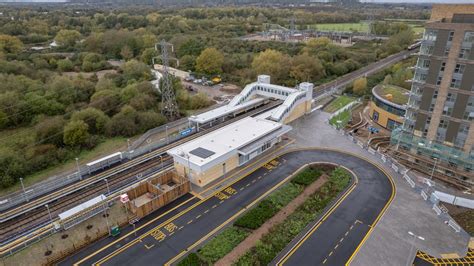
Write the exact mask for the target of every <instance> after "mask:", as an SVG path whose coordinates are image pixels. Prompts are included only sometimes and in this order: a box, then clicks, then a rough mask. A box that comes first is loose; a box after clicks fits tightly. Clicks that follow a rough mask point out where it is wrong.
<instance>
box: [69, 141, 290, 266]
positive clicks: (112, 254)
mask: <svg viewBox="0 0 474 266" xmlns="http://www.w3.org/2000/svg"><path fill="white" fill-rule="evenodd" d="M293 142H295V140H294V139H292V140H291V141H289V142H287V143H285V145H282V146H280V147H279V148H277V149H275V150H274V151H272V152H271V153H270V154H268V155H266V156H265V157H262V158H261V159H260V160H258V161H256V162H253V163H251V164H249V165H248V166H246V167H245V168H243V169H241V170H240V171H238V172H236V173H235V174H233V175H231V176H235V175H237V174H238V173H240V172H242V171H244V170H246V169H247V168H249V167H252V166H255V165H257V164H259V163H260V164H259V165H258V166H257V167H255V168H253V169H252V170H251V171H249V172H248V173H245V174H244V175H242V176H241V177H239V178H236V179H235V180H233V181H232V182H231V183H230V185H233V184H235V183H237V182H239V181H240V180H242V179H244V178H246V177H247V176H249V175H250V174H252V173H254V172H256V171H257V170H258V169H260V168H261V167H262V166H263V165H264V164H265V163H267V162H269V161H270V160H272V159H268V158H269V157H271V156H273V155H274V154H276V153H277V152H278V151H280V150H281V149H283V148H284V147H286V146H288V145H290V144H292V143H293ZM266 159H268V160H267V161H265V160H266ZM262 161H264V162H262ZM231 176H229V178H230V177H231ZM221 182H223V181H221ZM221 182H219V183H217V184H215V185H214V186H213V187H210V188H208V189H211V188H214V187H216V186H217V185H218V184H220V183H221ZM219 192H222V190H221V191H219ZM216 193H217V192H216ZM216 193H213V194H211V195H209V196H208V197H207V198H205V199H204V200H200V201H198V202H196V203H195V204H193V205H192V206H190V207H188V208H187V209H185V210H183V211H181V212H180V213H178V214H176V215H175V216H173V217H171V218H170V219H168V220H167V221H165V222H164V223H161V224H160V225H158V226H156V227H155V228H161V227H162V226H163V225H164V224H166V223H167V222H170V221H173V220H176V219H178V218H179V217H181V216H183V215H184V214H186V213H188V212H189V211H190V210H192V209H194V208H196V207H197V206H199V205H201V204H202V203H204V202H206V201H208V200H209V199H211V198H213V197H214V195H215V194H216ZM193 198H194V197H193ZM189 200H191V199H189ZM189 200H188V201H189ZM221 203H222V201H221ZM182 204H184V203H182ZM182 204H180V205H178V206H181V205H182ZM178 206H176V207H175V208H177V207H178ZM216 207H217V206H216ZM175 208H173V209H175ZM213 208H215V207H214V206H213ZM170 211H171V210H170ZM168 212H169V211H168ZM168 212H167V213H168ZM167 213H165V214H167ZM165 214H163V215H165ZM156 219H158V218H155V219H153V220H151V221H149V222H148V223H146V224H145V225H142V226H141V227H140V228H138V229H141V228H143V227H144V226H146V225H148V224H149V223H152V222H154V221H156ZM138 229H137V230H138ZM152 230H153V229H151V230H150V231H148V232H147V233H144V234H142V235H141V236H140V237H139V238H138V239H135V240H133V241H131V242H129V243H127V244H126V245H124V246H122V247H120V248H118V249H117V250H114V251H113V252H112V253H109V254H108V255H106V256H105V257H103V258H102V259H100V260H99V261H97V262H96V264H98V265H100V263H103V262H105V261H107V260H109V259H110V258H112V257H114V256H116V255H118V254H120V253H121V252H123V251H124V250H126V249H128V248H130V247H131V246H133V245H134V244H136V243H137V241H140V239H142V238H144V237H146V236H148V234H149V233H150V232H151V231H152ZM132 233H133V231H132V232H130V233H128V234H127V235H125V236H124V237H126V236H128V235H130V234H132ZM124 237H122V238H120V239H118V240H116V241H114V242H112V243H110V244H109V245H107V246H105V247H102V248H100V249H99V250H98V251H96V252H94V253H93V254H91V255H88V256H87V257H85V258H83V259H82V260H80V261H79V262H76V263H75V264H74V265H75V266H76V265H79V264H80V263H82V262H84V261H86V260H88V259H89V258H91V257H93V256H95V255H96V254H98V253H99V252H101V251H103V250H105V249H106V248H108V247H110V246H111V245H114V244H115V243H117V242H118V241H120V240H122V239H123V238H124Z"/></svg>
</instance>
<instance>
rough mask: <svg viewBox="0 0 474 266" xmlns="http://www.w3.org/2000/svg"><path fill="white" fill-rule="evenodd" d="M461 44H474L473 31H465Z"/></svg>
mask: <svg viewBox="0 0 474 266" xmlns="http://www.w3.org/2000/svg"><path fill="white" fill-rule="evenodd" d="M463 42H467V43H473V42H474V31H466V32H465V33H464V40H463Z"/></svg>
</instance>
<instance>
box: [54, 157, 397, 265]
mask: <svg viewBox="0 0 474 266" xmlns="http://www.w3.org/2000/svg"><path fill="white" fill-rule="evenodd" d="M275 161H276V162H277V163H276V166H273V165H271V164H267V165H264V166H262V167H260V168H258V169H257V170H256V171H254V172H252V173H251V174H249V175H247V176H245V177H243V178H242V179H240V180H239V181H237V182H236V183H234V184H232V185H231V186H230V187H224V188H223V190H222V191H221V192H219V193H217V194H216V195H214V196H212V197H210V198H208V199H204V200H198V199H196V198H194V197H191V198H189V199H182V200H180V203H182V204H181V205H178V204H179V203H174V205H175V206H178V208H177V209H172V207H168V208H167V210H161V211H159V212H157V213H156V214H155V215H154V217H150V218H148V219H152V220H153V221H152V222H150V224H149V225H148V226H145V228H143V229H140V230H139V231H138V237H135V236H134V235H133V234H131V233H130V235H128V236H127V235H124V236H123V237H122V238H120V239H117V240H116V239H111V238H106V239H103V240H102V241H99V242H97V243H95V244H93V245H90V246H88V247H86V248H85V249H83V250H81V251H80V252H78V253H77V254H75V255H73V256H71V257H69V258H67V259H66V260H64V261H62V262H61V263H60V265H71V264H75V263H77V264H80V265H91V264H94V263H98V264H104V265H161V264H164V263H167V262H169V261H170V260H171V259H173V258H174V257H175V256H176V255H178V254H181V255H185V253H186V250H188V249H189V250H192V249H193V248H195V247H196V246H197V245H193V244H194V243H196V241H199V242H200V241H204V240H205V239H207V238H208V237H209V236H211V235H212V234H213V233H214V232H216V231H217V230H218V229H220V228H222V227H223V226H225V225H227V224H231V222H232V220H233V219H234V218H235V217H237V215H238V214H240V213H242V212H243V211H245V209H246V208H247V207H248V206H249V204H252V203H255V202H257V200H258V199H260V198H262V197H263V196H264V194H265V193H269V192H270V191H272V190H274V189H276V188H277V187H279V185H281V184H282V183H283V180H284V179H285V178H286V177H287V176H289V175H290V174H291V173H293V172H295V171H296V170H297V169H298V168H300V167H301V166H302V165H304V164H306V163H311V162H330V163H336V164H340V165H343V166H345V167H347V168H349V169H350V170H352V171H353V172H354V173H355V174H356V175H357V176H358V183H357V185H356V186H355V189H354V190H353V191H352V192H351V193H350V194H349V197H348V198H346V199H345V200H344V201H342V204H341V205H340V206H339V207H338V208H336V211H334V212H333V213H332V214H331V215H330V216H329V218H328V219H327V220H326V222H323V224H322V225H321V227H320V228H319V229H318V230H316V232H317V233H316V234H315V236H317V237H316V238H315V240H314V241H315V242H314V241H313V240H311V242H312V243H316V245H317V246H313V248H312V249H311V248H310V250H309V251H308V252H309V253H306V252H302V253H301V255H298V257H296V256H295V257H294V258H300V259H301V260H302V261H304V262H307V263H310V264H312V265H314V264H320V263H321V262H322V260H323V258H324V256H326V255H327V254H328V253H329V252H330V251H329V250H331V249H332V248H333V247H334V243H336V242H337V241H339V239H340V234H341V232H342V234H344V232H346V231H347V230H348V228H349V227H350V225H351V224H353V223H356V225H355V226H354V228H353V229H352V230H351V231H352V232H350V236H348V238H347V239H346V241H344V244H343V246H341V248H340V249H339V250H338V251H337V252H338V254H337V256H333V258H334V261H331V263H330V264H328V265H340V264H342V263H343V262H345V261H347V259H348V258H349V256H350V255H351V254H352V253H353V252H354V250H355V249H356V247H357V245H358V244H359V243H360V242H361V241H362V239H363V237H364V236H365V234H366V233H367V231H368V226H367V224H369V223H371V222H372V220H373V219H374V218H375V217H376V216H378V215H379V213H380V212H381V211H382V209H383V208H384V206H385V205H386V203H387V202H388V201H389V200H390V197H391V195H392V186H391V182H390V181H389V179H388V178H387V177H386V176H385V174H384V173H383V172H382V171H380V170H379V169H378V168H376V167H375V166H373V165H372V164H370V163H368V162H367V161H365V160H363V159H360V158H358V157H354V156H351V155H347V154H343V153H339V152H335V151H326V150H308V151H296V152H291V153H288V154H285V155H282V156H280V157H279V158H277V159H275ZM165 211H170V212H169V213H166V212H165ZM160 215H163V216H162V217H160ZM328 221H331V222H328ZM356 221H361V222H362V223H360V224H359V222H356ZM323 225H324V228H323ZM138 226H140V224H139V225H138ZM320 231H321V233H319V232H320ZM322 231H324V232H322ZM302 248H303V247H302ZM301 250H302V251H303V250H306V249H301ZM336 257H337V258H336Z"/></svg>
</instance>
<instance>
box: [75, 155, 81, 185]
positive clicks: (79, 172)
mask: <svg viewBox="0 0 474 266" xmlns="http://www.w3.org/2000/svg"><path fill="white" fill-rule="evenodd" d="M76 167H77V174H78V175H79V180H82V175H81V168H79V158H77V157H76Z"/></svg>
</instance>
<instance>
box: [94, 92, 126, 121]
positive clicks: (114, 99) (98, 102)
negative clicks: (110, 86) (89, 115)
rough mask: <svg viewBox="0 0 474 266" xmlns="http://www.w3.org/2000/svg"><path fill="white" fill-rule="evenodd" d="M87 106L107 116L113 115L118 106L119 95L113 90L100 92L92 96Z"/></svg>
mask: <svg viewBox="0 0 474 266" xmlns="http://www.w3.org/2000/svg"><path fill="white" fill-rule="evenodd" d="M89 105H90V106H91V107H94V108H96V109H99V110H102V111H103V112H104V113H106V114H108V115H113V114H115V113H116V112H117V109H118V107H119V105H120V95H119V94H118V93H117V92H116V91H113V90H107V89H106V90H101V91H98V92H96V93H94V95H92V97H91V102H90V104H89Z"/></svg>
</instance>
